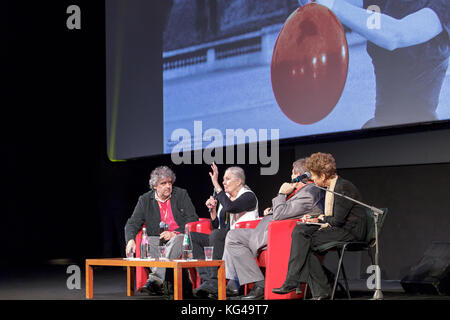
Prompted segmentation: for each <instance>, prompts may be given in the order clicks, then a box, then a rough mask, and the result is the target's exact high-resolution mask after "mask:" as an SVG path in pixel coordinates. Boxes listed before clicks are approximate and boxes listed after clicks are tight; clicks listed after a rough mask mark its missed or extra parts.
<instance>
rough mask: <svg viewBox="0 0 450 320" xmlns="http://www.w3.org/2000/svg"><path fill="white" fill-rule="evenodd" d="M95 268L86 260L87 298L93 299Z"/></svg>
mask: <svg viewBox="0 0 450 320" xmlns="http://www.w3.org/2000/svg"><path fill="white" fill-rule="evenodd" d="M93 285H94V270H93V268H92V266H91V265H90V264H89V263H88V262H87V261H86V299H92V297H93V296H94V290H93Z"/></svg>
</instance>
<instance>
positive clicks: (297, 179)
mask: <svg viewBox="0 0 450 320" xmlns="http://www.w3.org/2000/svg"><path fill="white" fill-rule="evenodd" d="M306 178H308V180H309V179H311V173H309V172H308V171H305V172H304V173H303V174H302V175H300V176H298V177H297V178H294V179H292V181H291V183H297V182H302V180H303V179H306Z"/></svg>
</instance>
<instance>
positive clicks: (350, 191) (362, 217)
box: [324, 177, 367, 240]
mask: <svg viewBox="0 0 450 320" xmlns="http://www.w3.org/2000/svg"><path fill="white" fill-rule="evenodd" d="M334 191H335V192H337V193H340V194H343V195H345V196H347V197H350V198H353V199H355V200H358V201H362V197H361V194H360V193H359V191H358V189H356V187H355V186H354V185H353V183H351V182H350V181H348V180H345V179H343V178H341V177H338V179H337V181H336V186H335V188H334ZM366 218H367V215H366V209H365V208H364V207H362V206H361V205H359V204H356V203H354V202H353V201H350V200H348V199H345V198H343V197H340V196H338V195H335V196H334V202H333V215H332V216H326V217H324V220H325V222H328V223H329V224H330V225H331V226H332V227H338V228H342V229H344V230H346V231H348V232H350V233H351V234H353V235H354V236H355V238H356V240H363V239H364V238H365V236H366Z"/></svg>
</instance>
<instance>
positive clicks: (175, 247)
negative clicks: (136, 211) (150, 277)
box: [149, 233, 184, 280]
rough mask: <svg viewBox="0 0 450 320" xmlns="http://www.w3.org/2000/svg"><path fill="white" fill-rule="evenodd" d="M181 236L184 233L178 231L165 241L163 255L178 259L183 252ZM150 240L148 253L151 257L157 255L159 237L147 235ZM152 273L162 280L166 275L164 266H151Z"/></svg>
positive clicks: (182, 236)
mask: <svg viewBox="0 0 450 320" xmlns="http://www.w3.org/2000/svg"><path fill="white" fill-rule="evenodd" d="M183 238H184V234H182V233H180V234H178V235H176V236H175V237H173V238H172V239H170V240H169V241H168V242H167V243H166V251H165V252H164V256H165V257H166V258H168V259H180V258H181V254H182V253H183ZM149 242H150V254H151V256H152V257H158V256H159V248H158V247H159V237H158V236H151V237H149ZM151 270H152V273H153V274H154V275H156V276H157V277H158V278H160V279H161V280H164V279H165V277H166V268H151Z"/></svg>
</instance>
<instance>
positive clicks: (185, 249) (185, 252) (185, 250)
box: [183, 228, 192, 260]
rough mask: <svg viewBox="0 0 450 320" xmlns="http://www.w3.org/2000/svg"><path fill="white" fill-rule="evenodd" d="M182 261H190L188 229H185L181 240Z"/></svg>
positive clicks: (190, 251)
mask: <svg viewBox="0 0 450 320" xmlns="http://www.w3.org/2000/svg"><path fill="white" fill-rule="evenodd" d="M183 260H192V244H191V235H190V233H189V228H186V229H185V232H184V238H183Z"/></svg>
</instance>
